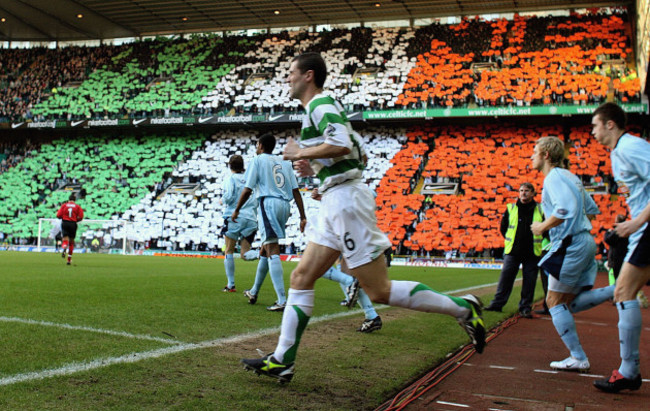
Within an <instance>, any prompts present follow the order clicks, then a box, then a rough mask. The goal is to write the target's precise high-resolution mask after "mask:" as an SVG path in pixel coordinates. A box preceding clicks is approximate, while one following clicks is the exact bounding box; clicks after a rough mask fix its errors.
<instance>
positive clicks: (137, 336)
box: [0, 316, 183, 344]
mask: <svg viewBox="0 0 650 411" xmlns="http://www.w3.org/2000/svg"><path fill="white" fill-rule="evenodd" d="M0 322H7V323H10V322H11V323H21V324H28V325H42V326H45V327H55V328H64V329H67V330H75V331H87V332H93V333H99V334H108V335H115V336H118V337H127V338H134V339H138V340H150V341H158V342H162V343H166V344H183V341H178V340H172V339H169V338H161V337H154V336H152V335H143V334H131V333H127V332H125V331H113V330H104V329H101V328H93V327H85V326H82V325H70V324H60V323H53V322H49V321H39V320H30V319H28V318H18V317H3V316H0Z"/></svg>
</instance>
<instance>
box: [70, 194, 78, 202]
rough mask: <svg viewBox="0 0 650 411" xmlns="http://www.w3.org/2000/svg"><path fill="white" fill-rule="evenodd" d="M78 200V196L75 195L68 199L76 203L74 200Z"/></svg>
mask: <svg viewBox="0 0 650 411" xmlns="http://www.w3.org/2000/svg"><path fill="white" fill-rule="evenodd" d="M76 199H77V196H76V195H74V193H71V194H70V197H68V201H74V200H76Z"/></svg>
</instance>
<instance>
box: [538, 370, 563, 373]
mask: <svg viewBox="0 0 650 411" xmlns="http://www.w3.org/2000/svg"><path fill="white" fill-rule="evenodd" d="M533 371H534V372H541V373H545V374H557V373H559V371H551V370H533Z"/></svg>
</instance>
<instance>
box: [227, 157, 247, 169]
mask: <svg viewBox="0 0 650 411" xmlns="http://www.w3.org/2000/svg"><path fill="white" fill-rule="evenodd" d="M228 166H229V167H230V169H231V170H232V171H234V172H236V173H241V172H243V171H244V159H243V158H242V156H240V155H237V154H235V155H234V156H232V157H230V160H229V161H228Z"/></svg>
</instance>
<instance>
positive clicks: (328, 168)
mask: <svg viewBox="0 0 650 411" xmlns="http://www.w3.org/2000/svg"><path fill="white" fill-rule="evenodd" d="M323 143H327V144H331V145H333V146H340V147H348V148H349V149H350V150H351V151H350V154H347V155H345V156H341V157H336V158H320V159H317V160H310V161H309V162H310V164H311V167H312V169H313V170H314V172H315V173H316V176H317V177H318V178H319V179H320V187H319V188H318V190H319V191H320V192H321V193H324V192H325V191H327V189H329V188H331V187H333V186H335V185H337V184H341V183H343V182H345V181H350V180H356V179H361V174H362V172H363V168H364V166H363V155H364V149H363V140H362V139H361V136H360V135H359V134H358V133H357V132H356V131H354V130H353V129H352V126H351V125H350V122H349V121H348V117H347V116H346V114H345V110H344V109H343V107H342V106H341V104H340V103H339V102H338V101H336V100H334V99H333V98H332V97H330V96H327V95H325V94H322V93H321V94H317V95H315V96H314V98H312V99H311V101H310V102H309V103H308V104H307V115H306V116H305V117H304V118H303V120H302V130H300V146H301V147H314V146H318V145H321V144H323Z"/></svg>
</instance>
